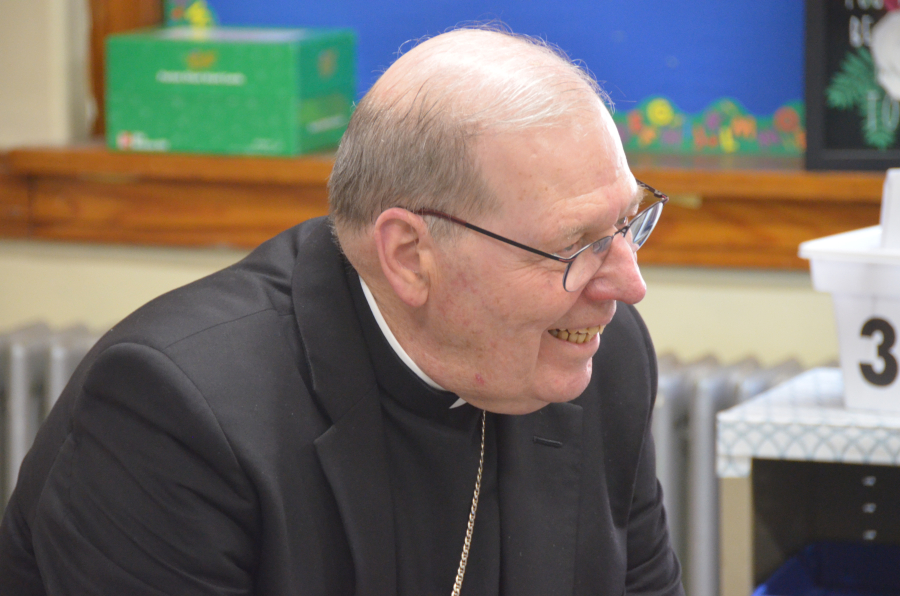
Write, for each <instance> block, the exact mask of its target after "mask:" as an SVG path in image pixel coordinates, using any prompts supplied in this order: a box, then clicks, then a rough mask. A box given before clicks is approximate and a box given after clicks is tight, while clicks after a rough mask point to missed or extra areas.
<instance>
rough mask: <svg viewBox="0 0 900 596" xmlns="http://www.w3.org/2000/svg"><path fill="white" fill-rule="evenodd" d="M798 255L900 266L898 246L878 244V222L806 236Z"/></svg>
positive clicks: (808, 257)
mask: <svg viewBox="0 0 900 596" xmlns="http://www.w3.org/2000/svg"><path fill="white" fill-rule="evenodd" d="M800 257H802V258H804V259H810V260H813V259H821V260H823V261H850V262H854V263H882V264H884V265H896V266H898V267H900V249H896V248H883V247H882V246H881V226H872V227H869V228H862V229H859V230H853V231H851V232H843V233H841V234H834V235H833V236H825V237H824V238H816V239H815V240H807V241H806V242H803V243H801V244H800Z"/></svg>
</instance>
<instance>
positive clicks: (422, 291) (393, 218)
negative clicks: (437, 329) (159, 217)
mask: <svg viewBox="0 0 900 596" xmlns="http://www.w3.org/2000/svg"><path fill="white" fill-rule="evenodd" d="M373 236H374V239H375V247H376V249H377V250H378V260H379V262H380V263H381V271H382V272H383V273H384V276H385V278H386V279H387V281H388V283H389V284H390V285H391V287H392V288H393V289H394V293H395V294H397V297H399V298H400V299H401V300H402V301H403V302H405V303H406V304H407V305H409V306H411V307H419V306H422V305H423V304H425V301H426V300H427V299H428V289H429V283H428V282H429V276H428V274H429V268H430V267H431V265H432V263H433V260H432V250H433V240H432V238H431V234H429V232H428V226H427V225H425V221H424V220H423V219H422V218H421V217H419V216H418V215H415V214H413V213H410V212H409V211H407V210H406V209H400V208H399V207H392V208H390V209H388V210H386V211H384V212H383V213H382V214H381V215H379V216H378V219H377V220H376V221H375V226H374V229H373Z"/></svg>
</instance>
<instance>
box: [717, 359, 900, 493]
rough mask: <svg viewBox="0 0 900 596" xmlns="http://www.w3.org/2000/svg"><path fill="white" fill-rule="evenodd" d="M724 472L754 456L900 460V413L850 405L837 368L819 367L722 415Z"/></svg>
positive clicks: (745, 465)
mask: <svg viewBox="0 0 900 596" xmlns="http://www.w3.org/2000/svg"><path fill="white" fill-rule="evenodd" d="M717 419H718V432H717V445H716V451H717V457H718V464H717V468H718V475H719V477H720V478H729V477H730V478H735V477H746V476H748V475H749V474H750V461H751V459H752V458H764V459H789V460H803V461H821V462H842V463H865V464H884V465H900V413H893V412H874V411H866V410H848V409H846V408H845V407H844V382H843V376H842V375H841V371H840V369H838V368H816V369H812V370H809V371H807V372H805V373H803V374H801V375H799V376H797V377H795V378H794V379H792V380H791V381H788V382H787V383H784V384H783V385H779V386H778V387H775V388H773V389H771V390H770V391H767V392H765V393H763V394H760V395H759V397H757V398H756V399H753V400H750V401H748V402H745V403H743V404H740V405H738V406H736V407H734V408H731V409H729V410H725V411H723V412H720V413H719V415H718V416H717Z"/></svg>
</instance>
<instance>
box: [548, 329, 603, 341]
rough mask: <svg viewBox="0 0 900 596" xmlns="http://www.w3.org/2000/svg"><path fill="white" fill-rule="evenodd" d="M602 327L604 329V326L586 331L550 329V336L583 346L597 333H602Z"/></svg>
mask: <svg viewBox="0 0 900 596" xmlns="http://www.w3.org/2000/svg"><path fill="white" fill-rule="evenodd" d="M604 327H606V325H600V326H599V327H588V328H586V329H551V330H550V335H552V336H553V337H555V338H558V339H562V340H565V341H567V342H569V343H573V344H583V343H585V342H588V341H591V340H592V339H594V336H595V335H597V334H598V333H603V328H604Z"/></svg>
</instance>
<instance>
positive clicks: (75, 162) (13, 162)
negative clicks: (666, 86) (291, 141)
mask: <svg viewBox="0 0 900 596" xmlns="http://www.w3.org/2000/svg"><path fill="white" fill-rule="evenodd" d="M629 162H630V164H631V166H632V170H633V171H634V174H635V176H636V177H637V178H638V179H640V180H643V181H644V182H646V183H647V184H650V185H652V186H654V187H656V188H659V189H660V190H662V191H663V192H665V193H667V194H669V195H670V196H671V197H672V199H673V200H672V201H671V203H670V204H669V205H668V206H667V207H666V210H665V213H664V215H663V218H662V220H661V221H660V224H659V226H658V228H657V230H656V231H655V232H654V237H653V240H652V241H651V242H648V243H647V245H646V246H645V247H644V248H643V249H642V250H641V253H640V260H641V262H642V263H649V264H663V265H681V266H684V265H687V266H709V267H761V268H779V269H805V268H807V266H808V265H807V262H806V261H804V260H802V259H800V258H798V257H797V247H798V245H799V244H800V242H803V241H804V240H810V239H812V238H818V237H821V236H827V235H829V234H835V233H838V232H843V231H847V230H852V229H856V228H861V227H865V226H869V225H874V224H877V223H878V219H879V213H880V202H881V193H882V186H883V183H884V174H883V173H882V172H808V171H805V170H804V169H802V164H801V163H800V162H799V161H798V160H789V159H771V158H770V159H760V158H746V157H705V156H699V157H673V156H647V155H632V156H629ZM332 165H333V155H332V154H328V153H323V154H319V155H309V156H303V157H296V158H271V157H237V156H209V155H182V154H152V153H127V152H115V151H110V150H108V149H106V148H105V147H104V146H103V145H102V144H101V143H94V144H90V145H85V146H81V147H68V148H23V149H16V150H14V151H11V152H10V153H9V154H7V155H6V156H5V158H4V157H3V156H0V236H7V237H10V236H25V237H29V238H35V239H46V240H66V241H79V242H115V243H130V244H150V245H169V246H173V245H174V246H213V245H227V246H233V247H239V248H251V247H253V246H255V245H256V244H259V243H260V242H262V241H264V240H266V239H267V238H269V237H270V236H272V235H274V234H276V233H278V232H279V231H281V230H283V229H285V228H288V227H290V226H291V225H293V224H294V223H297V222H299V221H303V220H305V219H309V218H311V217H316V216H318V215H324V214H325V213H327V210H328V203H327V192H326V183H327V180H328V175H329V173H330V171H331V167H332Z"/></svg>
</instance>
